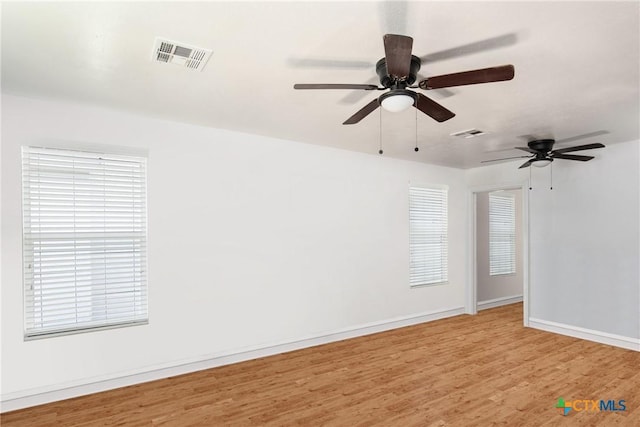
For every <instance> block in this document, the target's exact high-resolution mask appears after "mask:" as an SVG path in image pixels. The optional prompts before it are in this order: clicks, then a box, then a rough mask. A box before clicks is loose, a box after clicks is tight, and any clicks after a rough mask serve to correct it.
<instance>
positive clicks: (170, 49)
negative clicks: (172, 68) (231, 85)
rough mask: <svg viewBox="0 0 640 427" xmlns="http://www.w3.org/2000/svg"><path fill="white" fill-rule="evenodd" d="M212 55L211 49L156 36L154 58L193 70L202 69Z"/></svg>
mask: <svg viewBox="0 0 640 427" xmlns="http://www.w3.org/2000/svg"><path fill="white" fill-rule="evenodd" d="M209 57H211V50H210V49H203V48H201V47H195V46H192V45H189V44H186V43H181V42H176V41H171V40H167V39H163V38H161V37H156V41H155V44H154V46H153V52H152V58H151V59H152V60H153V61H155V62H166V63H168V64H176V65H180V66H182V67H186V68H190V69H192V70H202V69H203V68H204V66H205V65H206V63H207V61H208V60H209Z"/></svg>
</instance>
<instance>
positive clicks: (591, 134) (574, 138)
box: [534, 130, 609, 144]
mask: <svg viewBox="0 0 640 427" xmlns="http://www.w3.org/2000/svg"><path fill="white" fill-rule="evenodd" d="M608 133H609V132H608V131H606V130H597V131H595V132H589V133H584V134H582V135H576V136H572V137H569V138H563V139H556V144H565V143H569V142H573V141H578V140H580V139H585V138H592V137H594V136H602V135H607V134H608ZM534 139H535V138H534Z"/></svg>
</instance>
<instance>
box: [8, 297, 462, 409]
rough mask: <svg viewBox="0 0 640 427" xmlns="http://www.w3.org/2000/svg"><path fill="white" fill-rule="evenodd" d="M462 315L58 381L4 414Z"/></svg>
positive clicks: (417, 318) (447, 313) (17, 397)
mask: <svg viewBox="0 0 640 427" xmlns="http://www.w3.org/2000/svg"><path fill="white" fill-rule="evenodd" d="M460 314H464V307H456V308H449V309H442V310H436V311H432V312H428V313H421V314H416V315H411V316H403V317H397V318H394V319H388V320H383V321H379V322H372V323H367V324H364V325H360V326H356V327H351V328H344V329H340V330H337V331H333V332H330V333H326V334H321V335H315V336H308V337H304V338H300V339H297V340H292V341H285V342H279V343H273V344H270V345H263V346H259V347H253V348H245V349H238V350H235V351H231V352H226V353H220V354H210V355H206V356H202V357H197V358H192V359H189V360H179V361H174V362H171V363H167V364H163V365H161V366H149V367H146V368H144V369H139V370H136V371H130V372H121V373H118V374H115V375H108V376H102V377H97V378H88V379H84V380H80V381H74V382H70V383H65V384H56V385H53V386H49V387H40V388H36V389H30V390H23V391H19V392H14V393H7V394H3V395H2V396H1V401H0V413H4V412H8V411H14V410H16V409H22V408H27V407H30V406H36V405H42V404H45V403H50V402H56V401H59V400H64V399H70V398H72V397H78V396H84V395H87V394H92V393H98V392H101V391H107V390H112V389H115V388H120V387H126V386H129V385H134V384H140V383H144V382H148V381H155V380H159V379H163V378H168V377H173V376H176V375H182V374H187V373H190V372H195V371H201V370H204V369H210V368H214V367H217V366H223V365H230V364H232V363H238V362H243V361H246V360H251V359H257V358H260V357H266V356H272V355H275V354H280V353H286V352H289V351H294V350H299V349H303V348H307V347H313V346H317V345H321V344H327V343H330V342H335V341H342V340H345V339H349V338H355V337H360V336H364V335H370V334H375V333H378V332H384V331H388V330H391V329H397V328H402V327H405V326H411V325H417V324H419V323H425V322H431V321H434V320H438V319H444V318H447V317H453V316H458V315H460Z"/></svg>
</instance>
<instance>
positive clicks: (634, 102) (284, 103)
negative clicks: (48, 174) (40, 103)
mask: <svg viewBox="0 0 640 427" xmlns="http://www.w3.org/2000/svg"><path fill="white" fill-rule="evenodd" d="M639 12H640V3H638V2H636V1H633V2H538V1H535V2H528V3H523V2H481V1H476V2H466V3H461V2H442V1H438V2H403V1H398V2H382V3H376V2H266V1H263V2H256V3H249V2H194V3H186V2H174V3H167V2H135V3H134V2H125V3H116V2H105V3H98V2H81V3H75V2H73V3H72V2H43V3H34V2H15V3H7V2H4V3H3V4H2V92H3V93H10V94H17V95H24V96H30V97H44V98H57V99H66V100H72V101H79V102H87V103H92V104H98V105H102V106H106V107H109V108H116V109H120V110H127V111H132V112H137V113H142V114H145V115H149V116H153V117H159V118H164V119H169V120H175V121H181V122H187V123H192V124H197V125H203V126H210V127H216V128H223V129H231V130H236V131H240V132H246V133H254V134H260V135H266V136H271V137H277V138H284V139H290V140H294V141H299V142H303V143H311V144H320V145H327V146H333V147H339V148H344V149H348V150H355V151H361V152H366V153H372V154H375V155H377V154H376V153H377V151H378V145H379V144H380V142H382V145H383V148H384V155H385V156H391V157H395V158H403V159H410V160H417V161H421V162H425V163H431V164H439V165H444V166H452V167H458V168H471V167H476V166H480V165H481V163H480V161H481V160H488V159H495V158H499V157H508V156H517V155H520V154H522V152H519V151H517V150H513V149H510V147H513V146H514V145H523V144H524V143H526V135H529V137H555V138H557V139H563V138H568V137H573V136H576V135H583V134H591V133H595V135H597V136H592V137H588V138H584V139H581V140H580V144H582V143H591V142H602V143H604V144H613V143H617V142H624V141H630V140H637V139H639V127H640V126H639V118H638V117H639V116H640V108H639V100H640V91H639V83H640V73H639V68H640V58H639V52H640V45H639V37H640V36H639V34H640V26H639V16H640V13H639ZM386 33H395V34H405V35H410V36H411V37H413V39H414V42H413V53H414V54H415V55H417V56H424V55H427V58H430V59H431V61H426V60H425V61H423V64H422V68H421V70H420V72H419V75H420V76H421V77H427V76H434V75H440V74H448V73H452V72H458V71H466V70H472V69H477V68H485V67H491V66H497V65H503V64H513V65H514V66H515V78H514V79H513V80H511V81H508V82H499V83H490V84H483V85H475V86H462V87H456V88H451V89H449V90H431V91H421V90H420V89H417V90H418V91H421V92H422V93H424V94H425V95H427V96H430V97H432V98H433V99H434V100H436V101H438V102H439V103H441V104H442V105H443V106H445V107H446V108H448V109H449V110H451V111H453V112H455V113H456V117H454V118H453V119H451V120H449V121H446V122H444V123H438V122H436V121H434V120H433V119H431V118H429V117H428V116H426V115H424V114H422V113H419V112H418V114H416V110H415V109H409V110H407V111H404V112H400V113H389V112H386V111H382V114H380V113H378V111H376V112H374V113H372V114H371V115H369V116H368V117H366V118H365V119H363V120H362V121H361V122H360V123H358V124H355V125H349V126H345V125H342V122H343V121H344V120H346V119H347V118H348V117H350V116H351V115H352V114H353V113H355V112H356V111H357V110H359V109H360V108H362V107H363V106H364V105H365V104H367V103H368V102H369V101H371V100H372V99H374V98H375V97H377V96H378V95H380V94H381V93H382V92H369V91H360V92H358V91H340V90H307V91H303V90H293V84H294V83H369V84H371V83H373V84H376V83H378V82H377V81H376V80H375V79H374V77H375V68H374V66H375V62H376V61H377V60H378V59H380V58H382V57H383V56H384V47H383V43H382V36H383V35H384V34H386ZM156 36H161V37H165V38H169V39H172V40H176V41H180V42H184V43H187V44H191V45H195V46H198V47H203V48H209V49H212V50H213V55H212V57H211V59H210V60H209V63H208V64H207V66H206V67H205V68H204V70H203V71H192V70H188V69H186V68H181V67H179V66H176V65H172V64H160V63H157V62H153V61H151V56H152V55H151V52H152V47H153V43H154V39H155V38H156ZM487 39H489V40H490V41H491V43H487V45H489V46H492V47H493V48H491V49H486V50H482V51H479V52H465V49H457V50H456V49H454V53H456V55H454V56H453V57H447V55H434V54H435V53H438V52H442V51H446V50H449V49H452V48H457V47H460V46H466V45H468V44H470V43H474V42H478V41H482V40H487ZM497 40H502V41H506V42H505V43H502V44H500V43H493V42H496V41H497ZM468 50H469V49H467V51H468ZM429 55H430V57H429ZM379 110H381V109H379ZM470 128H477V129H480V130H483V131H485V132H486V134H485V135H482V136H479V137H475V138H470V139H463V138H456V137H452V136H450V134H452V133H454V132H457V131H462V130H466V129H470ZM416 130H417V138H418V146H419V147H420V151H419V152H417V153H416V152H414V150H413V149H414V146H415V143H416ZM604 132H607V133H606V134H605V133H604ZM381 137H382V141H381ZM177 143H178V142H177ZM574 144H576V143H573V144H565V145H574ZM559 146H561V145H559ZM559 146H557V147H556V148H558V147H559ZM585 154H591V153H589V152H585ZM596 155H597V154H596Z"/></svg>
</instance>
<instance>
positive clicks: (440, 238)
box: [409, 187, 448, 286]
mask: <svg viewBox="0 0 640 427" xmlns="http://www.w3.org/2000/svg"><path fill="white" fill-rule="evenodd" d="M447 205H448V201H447V190H446V189H443V188H428V187H409V258H410V259H409V270H410V271H409V284H410V285H412V286H416V285H426V284H433V283H441V282H446V281H447V275H448V271H447V270H448V268H447V256H448V255H447V215H448V214H447Z"/></svg>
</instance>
